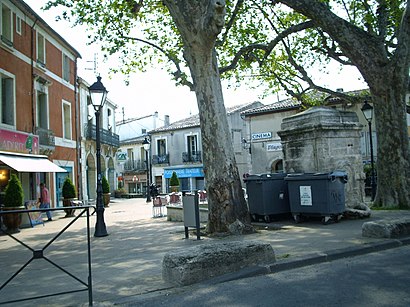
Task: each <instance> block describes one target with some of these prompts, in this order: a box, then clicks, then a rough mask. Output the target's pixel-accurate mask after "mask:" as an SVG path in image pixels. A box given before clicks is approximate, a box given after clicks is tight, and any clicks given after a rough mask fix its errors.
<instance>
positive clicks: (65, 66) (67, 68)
mask: <svg viewBox="0 0 410 307" xmlns="http://www.w3.org/2000/svg"><path fill="white" fill-rule="evenodd" d="M70 73H71V71H70V58H69V57H68V56H67V55H66V54H63V79H64V80H65V81H67V82H70Z"/></svg>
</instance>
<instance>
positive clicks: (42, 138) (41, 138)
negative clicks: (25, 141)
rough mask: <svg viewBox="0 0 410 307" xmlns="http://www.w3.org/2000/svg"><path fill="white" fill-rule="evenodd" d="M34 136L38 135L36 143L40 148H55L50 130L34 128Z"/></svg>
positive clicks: (52, 133)
mask: <svg viewBox="0 0 410 307" xmlns="http://www.w3.org/2000/svg"><path fill="white" fill-rule="evenodd" d="M36 134H37V135H38V142H39V144H40V145H41V146H48V147H53V148H55V146H56V141H55V137H54V132H53V131H52V130H49V129H44V128H41V127H36Z"/></svg>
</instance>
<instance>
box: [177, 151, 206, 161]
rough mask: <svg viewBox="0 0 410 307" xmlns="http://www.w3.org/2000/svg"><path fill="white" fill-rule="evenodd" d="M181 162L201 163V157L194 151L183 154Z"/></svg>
mask: <svg viewBox="0 0 410 307" xmlns="http://www.w3.org/2000/svg"><path fill="white" fill-rule="evenodd" d="M182 162H184V163H187V162H193V163H196V162H202V155H201V152H200V151H195V152H193V153H192V152H183V153H182Z"/></svg>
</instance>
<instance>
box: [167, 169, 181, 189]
mask: <svg viewBox="0 0 410 307" xmlns="http://www.w3.org/2000/svg"><path fill="white" fill-rule="evenodd" d="M169 185H170V186H171V187H179V179H178V176H177V173H175V172H172V175H171V179H170V180H169Z"/></svg>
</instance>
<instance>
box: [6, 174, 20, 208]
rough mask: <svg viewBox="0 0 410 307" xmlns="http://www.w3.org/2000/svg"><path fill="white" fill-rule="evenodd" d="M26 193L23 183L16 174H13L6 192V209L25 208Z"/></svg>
mask: <svg viewBox="0 0 410 307" xmlns="http://www.w3.org/2000/svg"><path fill="white" fill-rule="evenodd" d="M23 201H24V192H23V188H22V186H21V182H20V180H19V179H18V177H17V176H16V175H15V174H11V176H10V180H9V183H8V184H7V186H6V189H5V191H4V205H5V206H6V207H21V206H23Z"/></svg>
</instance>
